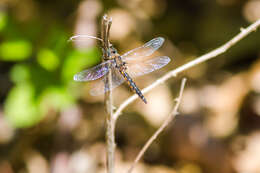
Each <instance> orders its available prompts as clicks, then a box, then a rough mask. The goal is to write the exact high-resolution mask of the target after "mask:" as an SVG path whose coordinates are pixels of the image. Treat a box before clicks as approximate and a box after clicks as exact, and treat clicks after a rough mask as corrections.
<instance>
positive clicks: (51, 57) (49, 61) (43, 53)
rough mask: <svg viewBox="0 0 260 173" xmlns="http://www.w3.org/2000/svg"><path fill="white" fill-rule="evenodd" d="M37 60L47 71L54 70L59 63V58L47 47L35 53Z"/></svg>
mask: <svg viewBox="0 0 260 173" xmlns="http://www.w3.org/2000/svg"><path fill="white" fill-rule="evenodd" d="M37 61H38V63H39V64H40V65H41V66H42V67H43V68H45V69H46V70H48V71H52V70H55V69H56V68H57V67H58V66H59V64H60V61H59V58H58V57H57V56H56V54H55V53H54V52H53V51H52V50H49V49H42V50H40V51H39V52H38V55H37Z"/></svg>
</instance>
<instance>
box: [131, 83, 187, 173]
mask: <svg viewBox="0 0 260 173" xmlns="http://www.w3.org/2000/svg"><path fill="white" fill-rule="evenodd" d="M185 83H186V78H184V79H183V80H182V83H181V88H180V92H179V96H178V97H177V98H176V99H175V101H176V104H175V106H174V108H173V110H172V112H171V113H170V115H169V116H168V117H167V119H166V120H165V121H164V122H163V124H162V125H161V127H160V128H159V129H158V130H157V131H156V132H155V133H154V134H153V136H151V138H150V139H149V140H148V141H147V142H146V144H145V145H144V146H143V148H142V150H141V151H140V152H139V153H138V155H137V157H136V158H135V161H134V163H133V164H132V166H131V167H130V169H129V170H128V173H131V172H132V171H133V169H134V167H135V165H136V164H137V163H138V161H139V160H140V159H141V157H142V156H143V155H144V153H145V151H146V150H147V149H148V147H149V146H150V145H151V144H152V143H153V141H154V140H155V139H156V138H157V137H158V135H159V134H160V133H161V132H162V131H163V130H164V129H165V128H166V127H167V126H168V125H169V123H170V122H171V121H172V120H173V119H174V118H175V117H176V115H178V108H179V105H180V102H181V98H182V95H183V91H184V86H185Z"/></svg>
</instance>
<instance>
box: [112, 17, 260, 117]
mask: <svg viewBox="0 0 260 173" xmlns="http://www.w3.org/2000/svg"><path fill="white" fill-rule="evenodd" d="M259 26H260V19H259V20H257V21H256V22H255V23H253V24H251V25H250V26H248V27H247V28H245V29H241V31H240V33H239V34H238V35H236V36H235V37H233V38H232V39H231V40H229V41H228V42H227V43H225V44H224V45H222V46H220V47H219V48H217V49H215V50H213V51H211V52H209V53H207V54H205V55H202V56H200V57H198V58H196V59H195V60H192V61H190V62H188V63H187V64H184V65H182V66H180V67H178V68H176V69H174V70H172V71H170V72H168V73H167V74H165V75H164V76H162V77H161V78H159V79H158V80H156V81H155V82H154V83H152V84H151V85H149V86H148V87H146V88H144V89H143V90H142V92H143V93H147V92H149V91H151V90H152V89H153V88H155V87H156V86H158V85H160V84H162V83H164V82H165V81H166V80H168V79H170V78H171V77H175V76H177V74H179V73H180V72H183V71H185V70H188V69H190V68H191V67H194V66H196V65H198V64H201V63H203V62H206V61H207V60H209V59H212V58H214V57H216V56H218V55H220V54H222V53H224V52H226V51H227V50H228V49H229V48H231V47H232V46H233V45H235V44H236V43H238V42H239V41H240V40H241V39H243V38H244V37H246V36H247V35H248V34H250V33H251V32H253V31H255V30H256V29H257V28H258V27H259ZM137 98H138V97H137V95H133V96H131V97H129V98H128V99H126V100H125V101H124V102H123V103H122V104H121V105H120V106H119V108H118V109H117V111H116V112H115V114H114V117H115V119H117V118H118V117H119V116H120V114H121V112H122V111H123V109H124V108H125V107H126V106H128V105H129V104H130V103H132V102H133V101H134V100H136V99H137Z"/></svg>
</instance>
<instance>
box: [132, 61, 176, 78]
mask: <svg viewBox="0 0 260 173" xmlns="http://www.w3.org/2000/svg"><path fill="white" fill-rule="evenodd" d="M170 61H171V59H170V58H169V57H167V56H159V57H155V58H152V59H148V60H145V61H143V62H138V63H131V64H127V73H128V74H129V75H130V76H131V77H137V76H141V75H144V74H147V73H151V72H152V71H155V70H157V69H160V68H162V67H163V66H165V65H166V64H168V63H169V62H170Z"/></svg>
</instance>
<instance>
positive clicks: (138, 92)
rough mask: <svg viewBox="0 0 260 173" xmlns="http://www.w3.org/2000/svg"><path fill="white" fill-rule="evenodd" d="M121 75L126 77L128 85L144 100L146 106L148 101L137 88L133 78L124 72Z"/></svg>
mask: <svg viewBox="0 0 260 173" xmlns="http://www.w3.org/2000/svg"><path fill="white" fill-rule="evenodd" d="M121 73H122V75H123V76H124V78H125V80H126V81H127V83H128V85H129V86H130V88H131V90H133V91H134V92H135V93H136V94H137V95H138V96H139V97H140V98H141V99H142V100H143V102H144V103H145V104H146V103H147V101H146V99H145V98H144V95H143V94H142V92H141V91H140V89H139V88H138V87H137V86H136V84H135V83H134V81H133V80H132V78H131V77H130V76H129V75H128V74H127V73H126V72H124V71H122V72H121Z"/></svg>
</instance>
